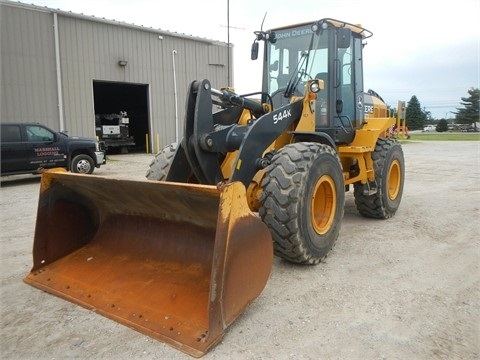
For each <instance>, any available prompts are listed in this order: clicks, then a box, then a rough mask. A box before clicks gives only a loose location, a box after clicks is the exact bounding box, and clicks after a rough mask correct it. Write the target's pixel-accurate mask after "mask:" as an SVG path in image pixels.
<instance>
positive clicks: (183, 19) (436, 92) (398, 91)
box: [20, 0, 480, 119]
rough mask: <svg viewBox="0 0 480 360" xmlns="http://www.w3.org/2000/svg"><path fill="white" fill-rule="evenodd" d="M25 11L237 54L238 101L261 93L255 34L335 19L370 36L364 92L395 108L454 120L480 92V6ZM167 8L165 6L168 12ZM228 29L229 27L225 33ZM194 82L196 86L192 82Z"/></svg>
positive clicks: (234, 0) (368, 1)
mask: <svg viewBox="0 0 480 360" xmlns="http://www.w3.org/2000/svg"><path fill="white" fill-rule="evenodd" d="M20 2H23V3H27V4H34V5H38V6H46V7H49V8H53V9H60V10H63V11H71V12H74V13H81V14H84V15H89V16H95V17H99V18H105V19H108V20H116V21H120V22H125V23H129V24H135V25H140V26H145V27H152V28H155V29H161V30H165V31H171V32H177V33H181V34H185V35H192V36H195V37H202V38H207V39H211V40H218V41H222V42H228V40H229V41H230V43H232V44H233V46H234V50H233V51H234V55H233V61H234V65H233V84H234V86H235V90H236V92H237V93H239V94H245V93H249V92H255V91H259V90H260V88H261V70H262V69H261V68H262V64H261V61H259V60H257V61H252V60H250V47H251V44H252V42H253V40H254V34H253V32H254V31H255V30H260V27H261V24H262V20H263V19H264V17H265V21H264V25H263V30H267V29H270V28H275V27H279V26H283V25H289V24H295V23H301V22H309V21H313V20H318V19H321V18H325V17H330V18H334V19H338V20H342V21H346V22H349V23H353V24H361V25H362V26H363V27H364V28H366V29H368V30H370V31H371V32H373V37H371V38H369V39H367V45H366V47H365V48H364V83H365V90H367V89H372V90H374V91H375V92H377V93H378V94H379V95H380V96H381V97H382V98H383V99H384V100H385V102H386V103H387V104H388V105H390V106H392V107H396V106H397V102H398V101H399V100H401V101H406V102H408V101H409V100H410V99H411V98H412V96H416V97H417V99H418V101H419V102H420V106H421V107H422V109H424V110H425V111H429V112H430V113H431V115H432V117H433V118H434V119H441V118H446V119H452V118H454V117H455V115H454V114H453V113H452V112H455V111H456V109H457V108H462V107H463V106H462V105H461V104H460V103H461V101H462V100H461V98H462V97H468V96H469V95H468V90H469V89H470V88H480V25H479V24H480V21H479V18H480V16H479V14H480V0H456V1H452V0H437V1H426V0H424V1H422V0H401V1H388V0H383V1H382V0H295V1H292V0H203V1H202V0H177V1H168V2H165V1H159V0H23V1H20ZM167 4H168V5H167ZM228 25H229V27H228ZM192 80H194V79H192Z"/></svg>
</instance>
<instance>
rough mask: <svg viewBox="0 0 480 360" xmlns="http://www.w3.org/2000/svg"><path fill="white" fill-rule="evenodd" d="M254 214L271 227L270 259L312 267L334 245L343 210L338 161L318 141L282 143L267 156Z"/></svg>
mask: <svg viewBox="0 0 480 360" xmlns="http://www.w3.org/2000/svg"><path fill="white" fill-rule="evenodd" d="M261 186H262V190H263V191H262V195H261V198H260V203H261V205H260V209H259V215H260V216H261V218H262V220H263V222H264V223H265V224H267V226H268V227H269V228H270V232H271V234H272V238H273V247H274V253H275V255H277V256H279V257H281V258H283V259H285V260H288V261H290V262H294V263H300V264H317V263H319V262H320V261H321V260H322V259H323V258H324V257H325V256H326V255H327V253H328V252H329V251H330V249H331V248H332V247H333V245H334V243H335V241H336V239H337V238H338V233H339V231H340V226H341V221H342V218H343V212H344V202H345V188H344V180H343V172H342V167H341V164H340V160H339V157H338V155H337V153H336V152H335V150H334V149H332V148H331V147H330V146H327V145H323V144H318V143H308V142H301V143H294V144H289V145H286V146H285V147H284V148H282V149H281V150H280V151H278V152H277V153H276V154H275V155H274V156H273V158H272V161H271V164H270V165H269V166H268V167H267V168H266V169H265V176H264V179H263V180H262V185H261Z"/></svg>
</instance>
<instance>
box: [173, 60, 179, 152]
mask: <svg viewBox="0 0 480 360" xmlns="http://www.w3.org/2000/svg"><path fill="white" fill-rule="evenodd" d="M176 54H177V50H173V51H172V63H173V98H174V101H175V142H176V143H177V144H178V106H177V103H178V101H177V73H176V71H175V55H176Z"/></svg>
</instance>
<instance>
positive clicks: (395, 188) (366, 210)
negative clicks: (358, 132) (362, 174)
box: [354, 138, 405, 219]
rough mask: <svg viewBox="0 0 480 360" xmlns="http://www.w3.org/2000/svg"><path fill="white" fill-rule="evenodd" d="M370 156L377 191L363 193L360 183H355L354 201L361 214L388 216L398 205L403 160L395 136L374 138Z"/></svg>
mask: <svg viewBox="0 0 480 360" xmlns="http://www.w3.org/2000/svg"><path fill="white" fill-rule="evenodd" d="M372 160H373V169H374V171H375V181H376V183H377V192H376V193H375V194H373V195H365V194H364V192H363V190H364V186H362V184H360V183H356V184H355V185H354V196H355V205H356V206H357V210H358V212H359V213H360V214H361V215H363V216H365V217H370V218H376V219H388V218H391V217H392V216H393V215H395V212H396V211H397V209H398V207H399V206H400V201H401V199H402V194H403V184H404V180H405V160H404V157H403V150H402V147H401V145H400V143H399V142H398V140H396V139H394V138H382V139H378V141H377V145H376V147H375V151H374V152H373V153H372Z"/></svg>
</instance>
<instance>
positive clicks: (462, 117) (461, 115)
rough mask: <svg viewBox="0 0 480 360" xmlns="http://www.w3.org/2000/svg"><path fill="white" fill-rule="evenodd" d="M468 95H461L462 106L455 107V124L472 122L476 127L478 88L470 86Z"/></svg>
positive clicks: (477, 118) (479, 100) (478, 104)
mask: <svg viewBox="0 0 480 360" xmlns="http://www.w3.org/2000/svg"><path fill="white" fill-rule="evenodd" d="M468 94H469V95H470V96H469V97H462V98H461V99H462V102H461V103H460V104H461V105H463V108H457V110H458V111H457V112H455V113H454V114H455V115H456V117H455V122H456V123H457V124H469V125H470V124H474V127H475V128H476V123H477V122H478V121H479V106H480V89H478V88H476V89H474V88H471V89H470V90H468Z"/></svg>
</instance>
